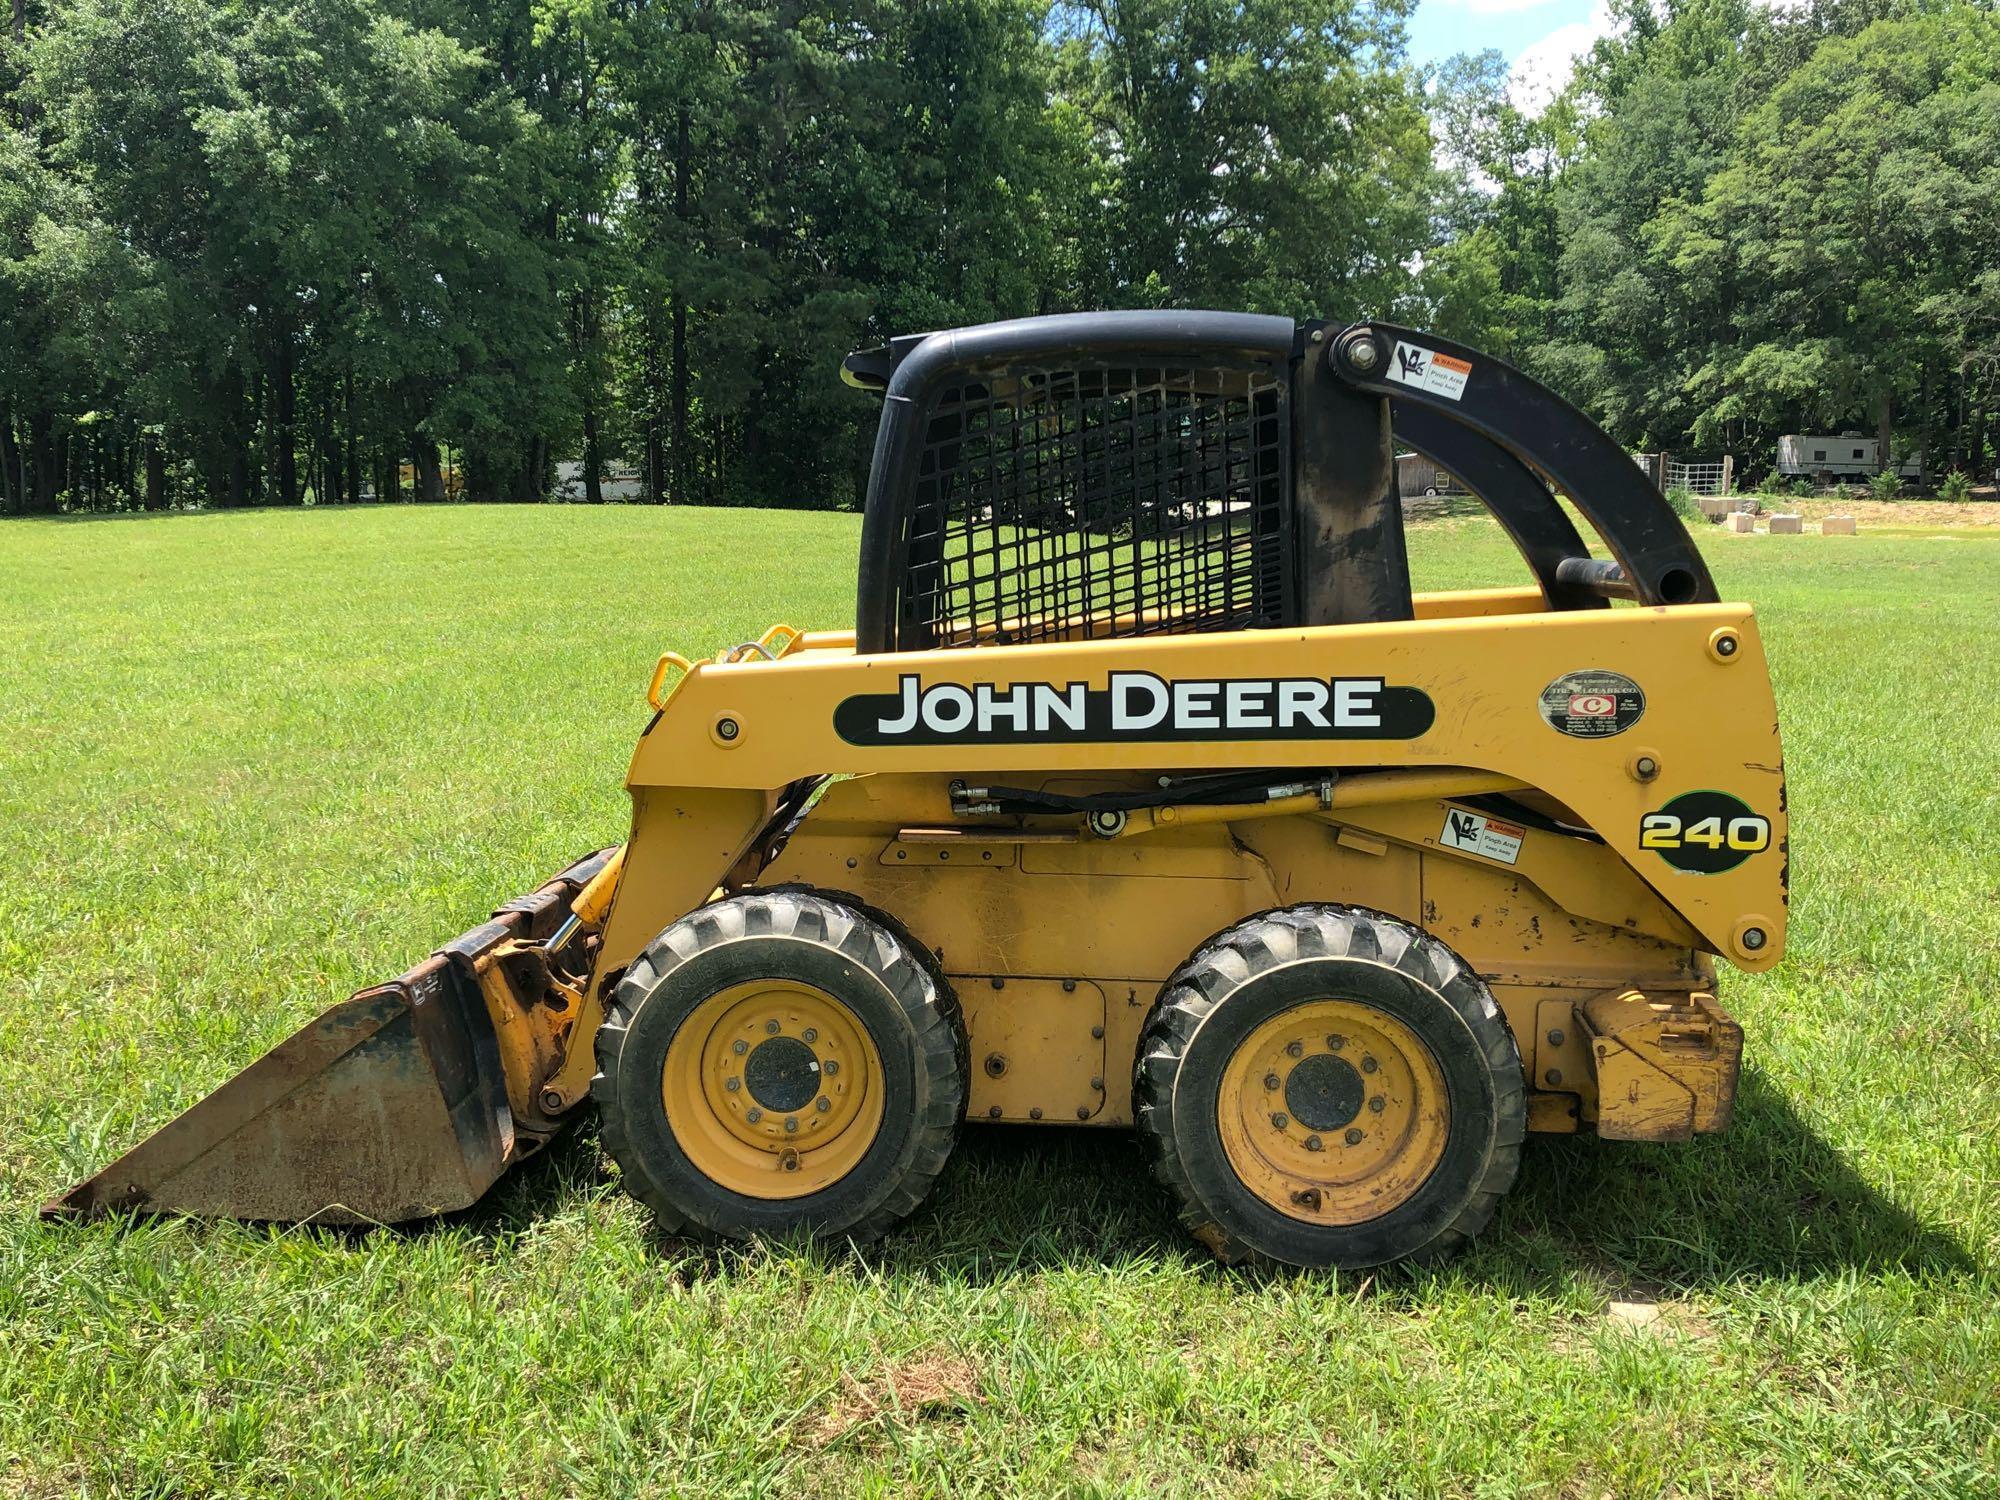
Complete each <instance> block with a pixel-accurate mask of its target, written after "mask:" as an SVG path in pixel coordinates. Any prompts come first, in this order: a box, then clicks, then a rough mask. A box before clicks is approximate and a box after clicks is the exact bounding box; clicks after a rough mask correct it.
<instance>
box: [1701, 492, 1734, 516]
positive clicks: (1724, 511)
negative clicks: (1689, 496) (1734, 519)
mask: <svg viewBox="0 0 2000 1500" xmlns="http://www.w3.org/2000/svg"><path fill="white" fill-rule="evenodd" d="M1694 503H1695V504H1696V505H1699V506H1700V507H1701V513H1702V514H1703V515H1705V516H1707V517H1708V518H1709V520H1711V521H1720V520H1721V519H1722V518H1723V517H1724V516H1726V515H1728V514H1729V497H1728V496H1727V495H1696V496H1695V497H1694Z"/></svg>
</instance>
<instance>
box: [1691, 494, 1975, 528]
mask: <svg viewBox="0 0 2000 1500" xmlns="http://www.w3.org/2000/svg"><path fill="white" fill-rule="evenodd" d="M1757 499H1758V500H1759V501H1760V502H1761V503H1762V504H1763V507H1764V514H1765V515H1767V516H1768V515H1769V514H1770V513H1771V512H1773V511H1786V512H1788V513H1790V514H1792V515H1795V516H1804V517H1805V518H1806V520H1807V521H1809V522H1817V521H1823V520H1825V519H1826V518H1827V517H1828V516H1852V517H1854V520H1855V524H1856V525H1857V526H1858V527H1859V528H1860V529H1861V530H1862V531H1866V530H1868V528H1869V527H1871V526H1925V527H1929V526H2000V500H1964V501H1956V502H1954V501H1951V500H1835V499H1832V498H1830V497H1827V496H1821V495H1811V496H1805V497H1803V498H1799V499H1794V498H1792V497H1791V496H1789V495H1759V496H1758V497H1757ZM1724 534H1725V535H1727V534H1728V533H1724Z"/></svg>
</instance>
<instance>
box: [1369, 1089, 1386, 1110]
mask: <svg viewBox="0 0 2000 1500" xmlns="http://www.w3.org/2000/svg"><path fill="white" fill-rule="evenodd" d="M1388 1107H1389V1101H1388V1100H1387V1099H1384V1098H1383V1097H1382V1096H1381V1095H1380V1094H1377V1095H1376V1096H1375V1097H1374V1098H1373V1099H1370V1100H1369V1101H1368V1113H1370V1114H1371V1115H1379V1114H1381V1113H1382V1111H1383V1110H1385V1109H1387V1108H1388Z"/></svg>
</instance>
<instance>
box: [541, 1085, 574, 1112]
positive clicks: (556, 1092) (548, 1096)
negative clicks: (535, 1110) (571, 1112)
mask: <svg viewBox="0 0 2000 1500" xmlns="http://www.w3.org/2000/svg"><path fill="white" fill-rule="evenodd" d="M568 1102H569V1101H568V1100H566V1099H564V1098H563V1091H562V1090H561V1089H543V1090H542V1113H543V1114H545V1115H552V1114H555V1113H556V1112H557V1111H559V1110H560V1109H561V1108H562V1107H563V1105H565V1104H566V1103H568Z"/></svg>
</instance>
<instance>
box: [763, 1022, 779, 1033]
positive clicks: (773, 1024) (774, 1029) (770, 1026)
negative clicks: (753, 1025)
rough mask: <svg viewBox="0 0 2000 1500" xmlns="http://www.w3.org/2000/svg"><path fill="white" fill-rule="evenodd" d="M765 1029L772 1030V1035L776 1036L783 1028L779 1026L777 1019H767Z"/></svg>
mask: <svg viewBox="0 0 2000 1500" xmlns="http://www.w3.org/2000/svg"><path fill="white" fill-rule="evenodd" d="M764 1029H765V1030H766V1031H768V1032H770V1033H771V1035H772V1036H776V1035H777V1034H778V1032H779V1031H780V1030H781V1029H782V1028H780V1027H779V1025H778V1023H777V1022H776V1021H766V1022H765V1023H764Z"/></svg>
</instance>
